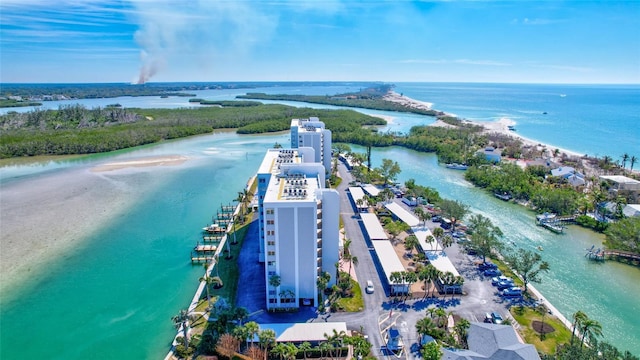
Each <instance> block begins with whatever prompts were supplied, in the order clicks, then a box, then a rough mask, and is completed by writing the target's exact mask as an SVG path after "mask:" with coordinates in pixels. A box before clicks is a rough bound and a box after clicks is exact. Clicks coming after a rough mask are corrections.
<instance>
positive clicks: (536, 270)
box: [506, 248, 549, 292]
mask: <svg viewBox="0 0 640 360" xmlns="http://www.w3.org/2000/svg"><path fill="white" fill-rule="evenodd" d="M506 259H507V261H508V262H509V264H511V268H512V269H513V270H515V271H516V272H518V274H519V275H520V277H522V282H523V283H524V291H525V292H526V291H527V285H528V284H529V282H531V281H533V282H536V283H537V282H540V281H541V279H540V273H541V272H543V271H544V272H547V271H549V263H547V262H546V261H542V256H540V254H538V253H537V252H533V251H529V250H525V249H522V248H520V249H518V251H516V252H513V253H510V254H509V255H507V257H506Z"/></svg>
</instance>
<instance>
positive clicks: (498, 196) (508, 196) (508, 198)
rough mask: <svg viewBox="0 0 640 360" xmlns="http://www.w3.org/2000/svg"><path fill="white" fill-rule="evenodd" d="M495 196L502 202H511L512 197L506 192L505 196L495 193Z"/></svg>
mask: <svg viewBox="0 0 640 360" xmlns="http://www.w3.org/2000/svg"><path fill="white" fill-rule="evenodd" d="M493 196H495V197H497V198H498V199H500V200H504V201H509V200H511V195H509V194H507V193H506V192H505V193H503V194H500V193H494V194H493Z"/></svg>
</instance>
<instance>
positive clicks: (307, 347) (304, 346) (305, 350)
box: [298, 341, 312, 360]
mask: <svg viewBox="0 0 640 360" xmlns="http://www.w3.org/2000/svg"><path fill="white" fill-rule="evenodd" d="M311 349H312V346H311V343H310V342H308V341H305V342H303V343H302V344H300V345H299V346H298V350H300V351H302V356H303V357H304V359H305V360H306V359H307V353H309V351H311Z"/></svg>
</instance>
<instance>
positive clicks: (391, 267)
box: [372, 240, 405, 284]
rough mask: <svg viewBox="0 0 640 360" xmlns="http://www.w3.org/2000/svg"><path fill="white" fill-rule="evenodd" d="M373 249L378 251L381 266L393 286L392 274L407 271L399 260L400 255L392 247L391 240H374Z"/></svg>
mask: <svg viewBox="0 0 640 360" xmlns="http://www.w3.org/2000/svg"><path fill="white" fill-rule="evenodd" d="M372 243H373V248H374V249H375V250H376V255H378V259H380V265H382V270H383V271H384V274H385V275H386V276H387V281H388V282H389V284H391V279H390V278H391V273H393V272H396V271H405V269H404V266H402V263H401V262H400V259H398V255H397V254H396V251H395V250H394V248H393V245H391V242H390V241H389V240H373V241H372Z"/></svg>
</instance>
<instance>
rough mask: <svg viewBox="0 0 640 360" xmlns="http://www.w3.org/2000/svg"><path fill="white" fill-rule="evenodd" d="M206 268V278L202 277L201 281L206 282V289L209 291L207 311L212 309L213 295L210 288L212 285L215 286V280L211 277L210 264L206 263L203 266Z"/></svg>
mask: <svg viewBox="0 0 640 360" xmlns="http://www.w3.org/2000/svg"><path fill="white" fill-rule="evenodd" d="M203 267H204V276H202V277H201V278H200V279H199V281H200V282H202V281H204V283H205V285H204V287H205V289H206V291H207V309H211V294H210V292H209V286H210V285H211V284H213V278H212V277H211V276H209V263H208V262H205V263H204V264H203Z"/></svg>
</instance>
